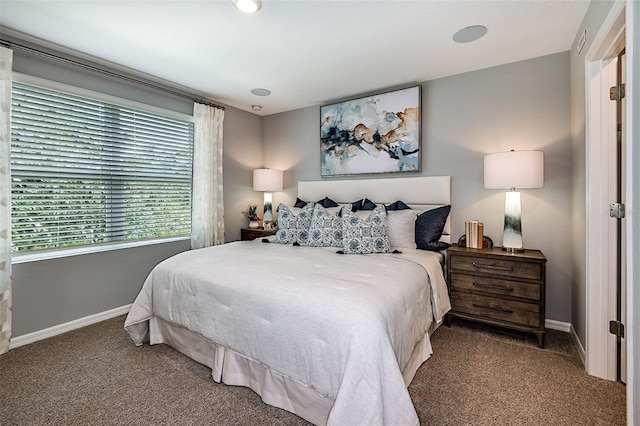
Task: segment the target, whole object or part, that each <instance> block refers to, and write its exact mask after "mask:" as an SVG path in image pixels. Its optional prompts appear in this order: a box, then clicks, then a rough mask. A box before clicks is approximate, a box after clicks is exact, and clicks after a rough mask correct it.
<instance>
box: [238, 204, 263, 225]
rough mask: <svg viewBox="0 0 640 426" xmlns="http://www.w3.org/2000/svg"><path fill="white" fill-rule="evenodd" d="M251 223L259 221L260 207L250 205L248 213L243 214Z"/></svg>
mask: <svg viewBox="0 0 640 426" xmlns="http://www.w3.org/2000/svg"><path fill="white" fill-rule="evenodd" d="M242 213H243V214H244V215H245V216H246V217H247V219H249V221H259V220H260V216H258V206H255V205H249V207H248V208H247V211H246V212H242Z"/></svg>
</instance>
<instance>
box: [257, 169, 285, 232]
mask: <svg viewBox="0 0 640 426" xmlns="http://www.w3.org/2000/svg"><path fill="white" fill-rule="evenodd" d="M282 187H283V172H282V170H275V169H255V170H254V171H253V190H254V191H263V192H264V210H263V216H262V224H263V225H264V224H265V223H268V222H273V197H272V194H271V192H272V191H282Z"/></svg>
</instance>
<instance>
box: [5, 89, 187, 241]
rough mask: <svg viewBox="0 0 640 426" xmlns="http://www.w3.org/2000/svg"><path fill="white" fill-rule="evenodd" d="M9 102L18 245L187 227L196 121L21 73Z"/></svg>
mask: <svg viewBox="0 0 640 426" xmlns="http://www.w3.org/2000/svg"><path fill="white" fill-rule="evenodd" d="M105 98H107V97H106V95H105ZM11 107H12V111H11V120H12V121H11V176H12V195H11V197H12V199H11V204H12V213H11V215H12V239H13V250H14V251H26V250H39V249H51V248H62V247H69V246H79V245H87V244H102V243H108V242H114V241H132V240H142V239H150V238H164V237H175V236H185V235H188V234H189V233H190V231H191V164H192V155H193V122H192V121H189V120H185V119H184V118H183V117H181V118H174V117H172V116H171V115H168V114H167V115H163V114H160V113H157V112H155V111H154V112H150V111H151V110H153V108H152V107H149V111H144V110H142V109H138V108H137V107H136V108H132V107H126V106H121V105H119V104H115V103H109V102H105V101H104V100H97V99H92V98H89V97H85V96H79V95H77V94H75V93H74V94H72V93H65V92H62V91H59V90H52V89H49V88H45V87H39V86H35V85H31V84H24V83H20V82H15V81H14V83H13V88H12V105H11ZM169 114H170V113H169ZM176 115H177V114H176Z"/></svg>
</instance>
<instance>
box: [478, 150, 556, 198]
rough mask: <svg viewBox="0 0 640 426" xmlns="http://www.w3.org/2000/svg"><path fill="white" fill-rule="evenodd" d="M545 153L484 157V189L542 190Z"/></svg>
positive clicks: (517, 152) (500, 154)
mask: <svg viewBox="0 0 640 426" xmlns="http://www.w3.org/2000/svg"><path fill="white" fill-rule="evenodd" d="M543 186H544V152H542V151H508V152H499V153H497V154H488V155H485V156H484V187H485V188H487V189H499V188H542V187H543Z"/></svg>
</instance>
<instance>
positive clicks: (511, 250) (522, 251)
mask: <svg viewBox="0 0 640 426" xmlns="http://www.w3.org/2000/svg"><path fill="white" fill-rule="evenodd" d="M502 251H506V252H508V253H524V249H523V248H514V247H502Z"/></svg>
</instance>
